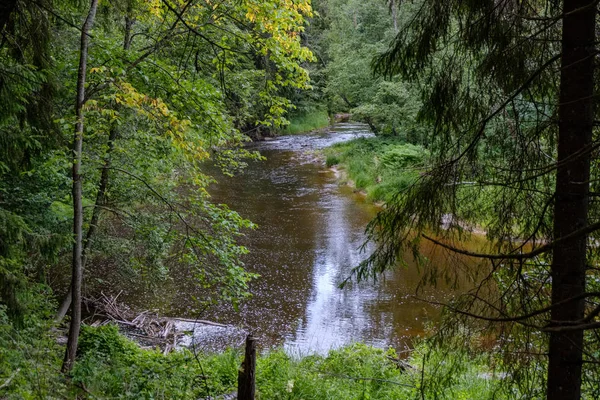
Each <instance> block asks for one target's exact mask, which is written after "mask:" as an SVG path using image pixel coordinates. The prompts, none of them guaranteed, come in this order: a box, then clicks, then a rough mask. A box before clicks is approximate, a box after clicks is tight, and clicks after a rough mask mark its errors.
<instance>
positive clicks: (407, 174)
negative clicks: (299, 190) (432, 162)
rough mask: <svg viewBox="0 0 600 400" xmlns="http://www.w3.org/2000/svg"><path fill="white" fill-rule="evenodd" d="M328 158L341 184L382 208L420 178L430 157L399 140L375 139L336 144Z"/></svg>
mask: <svg viewBox="0 0 600 400" xmlns="http://www.w3.org/2000/svg"><path fill="white" fill-rule="evenodd" d="M324 155H325V164H326V165H327V167H330V168H334V171H335V172H336V174H337V176H338V178H339V180H340V182H341V183H344V184H348V185H350V186H351V187H353V188H356V190H358V191H361V192H362V193H364V194H365V196H366V197H367V199H368V200H371V201H373V202H374V203H376V204H380V205H381V204H384V203H385V202H388V201H390V200H391V199H392V197H393V196H394V195H395V194H396V193H398V192H400V191H402V190H404V189H406V188H407V187H409V186H410V185H411V184H412V183H413V182H414V181H415V180H416V179H417V178H418V177H419V174H420V173H421V172H422V171H423V170H424V168H425V166H426V163H427V158H428V156H429V153H428V151H427V150H426V149H424V148H423V147H421V146H416V145H412V144H409V143H406V142H404V141H402V140H401V139H399V138H394V137H378V136H375V137H370V138H359V139H355V140H351V141H348V142H344V143H337V144H334V145H333V146H331V147H329V148H327V149H325V150H324Z"/></svg>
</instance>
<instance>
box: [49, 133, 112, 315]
mask: <svg viewBox="0 0 600 400" xmlns="http://www.w3.org/2000/svg"><path fill="white" fill-rule="evenodd" d="M116 139H117V129H116V128H113V129H111V131H110V134H109V136H108V150H107V151H106V155H105V157H104V166H103V167H102V172H101V174H100V183H99V185H98V194H97V195H96V202H95V204H94V210H93V211H92V219H91V220H90V227H89V228H88V231H87V234H86V235H85V241H84V242H83V250H82V251H81V269H82V271H83V270H85V264H86V261H87V256H88V254H89V250H90V246H91V245H92V240H93V237H94V235H95V234H96V230H97V229H98V222H99V221H100V213H101V212H102V206H103V205H104V204H105V202H106V201H105V199H106V190H107V189H108V180H109V179H108V178H109V176H108V173H109V171H110V165H111V161H110V155H111V153H112V151H113V149H114V147H115V144H114V142H115V140H116ZM72 299H73V291H72V287H71V288H69V292H68V293H67V295H66V296H65V298H64V299H63V301H62V303H61V305H60V307H59V308H58V311H57V312H56V316H55V317H54V320H55V321H56V322H60V321H62V319H63V318H64V317H65V315H67V311H69V307H70V306H71V300H72Z"/></svg>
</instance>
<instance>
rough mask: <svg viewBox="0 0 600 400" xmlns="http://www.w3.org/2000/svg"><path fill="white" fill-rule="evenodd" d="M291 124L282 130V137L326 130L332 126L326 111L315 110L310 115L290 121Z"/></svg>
mask: <svg viewBox="0 0 600 400" xmlns="http://www.w3.org/2000/svg"><path fill="white" fill-rule="evenodd" d="M289 121H290V123H289V125H287V126H286V127H285V128H283V129H282V131H281V134H282V135H298V134H302V133H309V132H314V131H318V130H321V129H326V128H328V127H329V126H330V125H331V120H330V119H329V115H328V114H327V111H326V110H314V111H312V112H309V113H305V114H302V115H297V116H294V117H291V118H290V119H289Z"/></svg>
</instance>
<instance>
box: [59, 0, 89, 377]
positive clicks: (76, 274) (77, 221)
mask: <svg viewBox="0 0 600 400" xmlns="http://www.w3.org/2000/svg"><path fill="white" fill-rule="evenodd" d="M97 8H98V0H91V4H90V11H89V13H88V16H87V18H86V19H85V22H84V24H83V27H82V29H81V47H80V50H79V70H78V74H77V97H76V100H75V116H76V118H77V122H76V124H75V134H74V137H73V170H72V179H73V236H74V238H75V243H74V244H73V271H72V278H71V293H72V298H73V301H72V307H71V324H70V327H69V340H68V341H67V349H66V351H65V359H64V361H63V365H62V371H63V372H65V373H66V372H69V371H70V370H71V368H72V367H73V363H74V361H75V355H76V354H77V342H78V339H79V329H80V328H81V280H82V273H83V268H82V251H83V205H82V190H81V175H80V166H81V155H82V149H83V128H84V122H83V117H84V113H83V105H84V99H85V80H86V71H87V56H88V46H89V36H88V33H89V31H90V30H91V28H92V24H93V23H94V18H95V16H96V9H97Z"/></svg>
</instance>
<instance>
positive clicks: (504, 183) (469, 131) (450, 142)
mask: <svg viewBox="0 0 600 400" xmlns="http://www.w3.org/2000/svg"><path fill="white" fill-rule="evenodd" d="M403 7H405V8H404V9H405V10H407V11H409V12H410V9H411V6H408V5H403ZM413 11H414V12H413V14H412V17H413V19H412V20H411V22H410V23H409V24H408V25H406V26H405V27H403V28H402V29H401V30H400V33H399V34H398V36H397V37H396V39H395V41H394V43H393V45H392V46H391V47H390V49H389V50H388V51H387V52H385V53H384V54H383V55H382V56H381V57H379V58H378V60H377V61H376V63H375V68H376V70H377V71H378V72H380V73H382V74H384V75H387V76H395V75H396V74H400V75H401V76H402V77H403V78H404V79H408V80H410V79H412V80H416V79H418V80H419V82H420V84H421V86H420V87H421V90H422V93H423V98H424V102H423V103H424V106H423V108H422V109H421V111H420V118H421V119H422V120H424V121H429V122H430V123H431V124H432V127H433V134H432V136H431V142H430V147H431V148H432V149H434V150H435V151H434V154H435V157H434V159H433V160H432V163H433V164H432V167H431V169H430V171H429V172H428V173H427V174H424V175H423V176H422V178H421V179H420V180H419V181H418V182H417V183H416V184H415V185H414V186H413V187H411V188H410V189H409V190H407V191H406V192H404V193H399V194H398V196H397V198H396V199H395V201H394V202H393V203H391V204H389V206H388V209H387V210H385V211H383V212H382V213H380V214H379V215H378V217H377V218H376V219H375V220H374V221H373V223H372V224H371V225H370V227H369V233H370V237H371V238H372V239H373V240H375V241H377V243H378V247H377V250H376V251H375V252H374V253H373V255H371V256H370V257H369V259H368V260H367V261H366V262H365V263H363V264H362V265H361V266H359V267H358V268H357V269H356V273H357V275H358V277H359V278H365V277H367V276H371V275H374V274H376V273H377V272H381V271H383V270H384V269H386V268H388V267H389V266H391V265H394V264H395V263H396V262H398V260H399V259H400V258H399V257H401V255H402V254H404V253H405V252H406V251H408V250H411V251H413V252H415V253H418V244H419V242H420V241H421V240H428V241H432V242H434V243H436V244H438V245H439V246H442V247H443V248H445V249H447V250H449V251H451V252H454V253H461V254H464V255H468V256H471V257H474V258H476V259H480V260H485V261H486V262H487V263H486V264H485V266H484V267H482V268H481V269H479V275H478V276H476V277H474V279H476V280H477V282H478V284H477V285H476V288H475V289H474V290H472V291H470V292H469V293H468V294H467V295H465V296H463V297H462V298H460V299H459V300H457V301H456V302H454V303H453V304H451V305H449V308H450V309H451V310H453V311H455V312H456V313H457V314H458V315H461V316H467V317H469V318H474V319H475V320H476V321H477V322H476V323H480V324H483V323H485V324H487V325H486V327H487V329H488V330H489V331H495V332H496V334H497V337H498V339H499V340H502V339H503V338H505V339H507V338H509V337H510V338H512V339H511V340H512V344H511V342H510V341H508V340H507V341H506V342H504V344H505V345H506V346H507V348H508V346H517V345H523V346H528V347H527V349H529V350H530V349H531V347H533V348H535V350H536V351H535V352H532V351H531V352H530V351H528V352H527V354H530V355H529V356H527V357H525V358H526V360H527V362H533V361H535V362H536V363H542V364H546V363H547V375H546V376H545V378H546V382H547V388H546V391H545V392H546V397H547V398H548V399H559V398H560V399H578V398H580V396H581V387H582V368H583V367H585V368H586V371H587V372H584V373H583V377H584V378H585V377H586V373H587V374H590V373H591V372H590V371H591V369H592V368H593V367H592V366H593V365H594V363H597V362H598V360H597V359H595V358H594V356H593V354H594V351H591V349H597V346H598V334H597V331H596V332H595V331H594V329H597V328H598V327H599V325H600V324H599V322H598V314H600V308H598V307H597V303H596V302H597V299H598V288H597V287H595V286H594V285H595V283H594V282H595V280H594V279H589V278H590V277H592V276H595V274H597V272H595V271H597V268H596V265H597V261H598V258H597V249H596V246H593V245H591V244H590V243H593V241H594V240H597V237H598V234H597V230H598V229H599V228H600V224H599V223H598V222H597V221H598V216H599V214H598V212H599V211H600V210H599V209H598V207H597V204H596V202H595V201H593V199H594V196H595V195H596V187H597V175H598V173H600V171H599V170H598V169H597V165H596V149H597V146H598V138H597V137H596V136H597V132H596V130H595V129H594V117H595V115H596V112H597V110H596V107H595V97H594V96H595V79H594V74H595V66H594V58H595V56H596V54H597V50H596V48H595V43H596V41H597V37H596V15H597V2H596V1H589V0H564V1H562V2H554V1H541V2H540V1H522V2H514V1H508V0H503V1H495V0H489V1H487V0H486V1H479V2H469V1H460V0H456V1H448V2H438V1H429V0H425V1H422V2H421V3H420V4H419V5H418V7H417V9H416V10H415V9H414V8H413ZM444 216H446V219H448V218H450V220H451V221H452V222H453V223H452V224H450V225H451V226H450V229H448V230H446V231H444V230H443V229H442V228H441V221H442V218H443V217H444ZM491 216H493V218H490V217H491ZM482 221H488V222H485V223H484V224H483V225H484V228H485V229H486V231H487V236H488V239H489V240H490V243H491V244H490V248H491V249H493V250H494V251H493V252H489V253H486V252H484V253H478V252H471V251H467V250H464V249H463V248H462V246H460V240H461V239H462V238H464V233H465V224H468V223H480V224H481V222H482ZM430 231H433V232H434V233H436V234H437V235H439V236H441V238H435V237H433V236H432V235H431V233H428V232H430ZM428 268H429V269H427V270H426V271H427V276H428V277H429V278H431V279H432V280H435V279H436V276H437V275H436V273H439V272H440V271H439V269H436V268H435V267H434V266H428ZM446 272H447V271H446ZM470 272H471V273H473V274H474V275H476V273H475V272H474V271H470ZM535 332H538V333H539V332H543V333H544V336H539V334H535ZM586 332H587V333H586ZM515 343H517V344H515ZM510 350H514V348H513V349H510ZM520 350H523V349H522V348H521V349H520ZM509 353H510V351H508V352H507V354H509ZM534 353H536V354H534ZM545 354H547V358H545ZM521 362H523V359H521ZM543 379H544V375H541V376H540V380H543ZM588 385H589V386H587V387H586V390H587V391H588V393H595V394H597V388H596V387H595V385H593V383H591V382H588ZM530 390H532V391H534V392H535V388H533V389H531V388H530ZM530 394H533V395H536V394H539V393H530Z"/></svg>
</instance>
